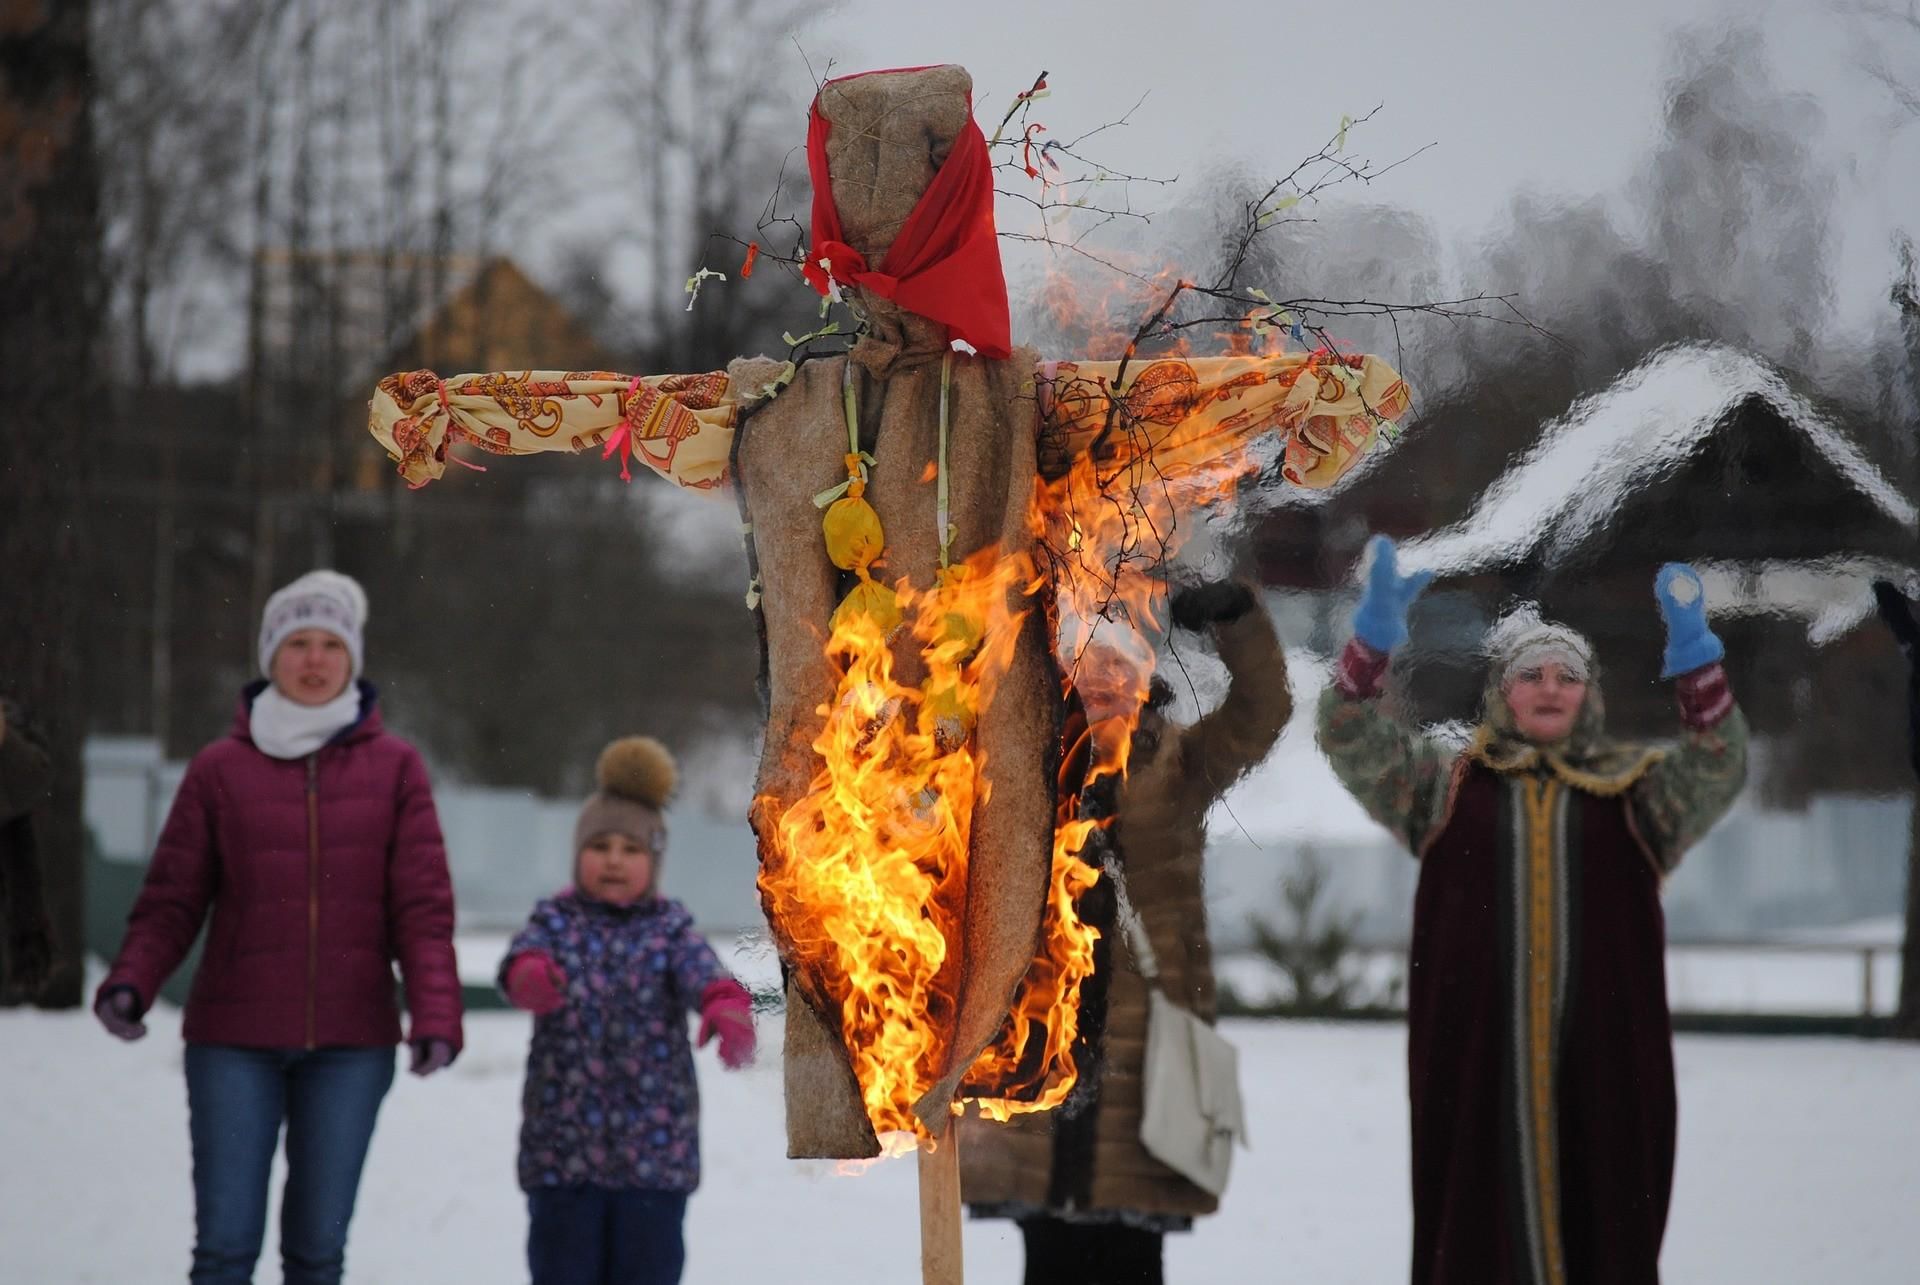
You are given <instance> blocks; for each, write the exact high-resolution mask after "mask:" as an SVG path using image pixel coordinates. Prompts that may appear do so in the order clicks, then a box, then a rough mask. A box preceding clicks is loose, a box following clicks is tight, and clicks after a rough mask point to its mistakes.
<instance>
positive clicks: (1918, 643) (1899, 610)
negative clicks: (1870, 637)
mask: <svg viewBox="0 0 1920 1285" xmlns="http://www.w3.org/2000/svg"><path fill="white" fill-rule="evenodd" d="M1873 597H1874V601H1875V602H1877V603H1878V604H1879V607H1880V619H1882V620H1884V621H1886V622H1887V628H1888V629H1889V630H1891V631H1892V632H1893V640H1894V641H1895V642H1897V643H1899V644H1900V652H1901V654H1902V655H1904V656H1905V657H1906V658H1907V666H1908V672H1907V751H1908V753H1910V754H1911V755H1912V756H1913V771H1914V774H1915V775H1916V776H1920V621H1916V620H1915V619H1914V618H1913V604H1912V603H1911V602H1908V601H1907V596H1906V595H1905V594H1903V593H1901V592H1900V591H1899V590H1898V589H1896V588H1894V587H1893V585H1891V584H1889V583H1888V582H1887V581H1885V580H1876V581H1874V582H1873Z"/></svg>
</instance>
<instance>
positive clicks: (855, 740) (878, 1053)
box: [755, 548, 1035, 1138]
mask: <svg viewBox="0 0 1920 1285" xmlns="http://www.w3.org/2000/svg"><path fill="white" fill-rule="evenodd" d="M955 570H956V572H957V574H952V575H946V576H943V577H942V578H941V580H940V582H939V583H938V584H936V585H934V586H933V587H931V588H929V589H925V590H919V589H915V588H913V587H912V586H911V585H909V584H908V583H907V582H906V581H905V580H902V581H900V582H899V583H898V584H897V585H896V586H895V590H896V593H897V594H898V595H899V604H900V608H901V612H902V616H903V624H902V626H901V627H902V628H904V629H906V630H908V631H909V636H910V637H911V638H912V639H913V640H914V641H915V642H917V643H918V644H919V653H918V654H919V662H920V665H921V666H923V667H924V669H925V677H924V680H921V681H917V682H910V681H908V680H907V679H906V678H905V677H903V676H902V675H901V674H899V673H897V672H896V661H895V655H894V649H893V647H892V646H890V645H889V638H888V635H887V633H886V631H885V630H884V628H883V626H882V625H881V624H879V623H878V622H876V621H875V620H874V619H873V618H872V617H870V616H867V615H864V614H860V613H845V614H844V615H843V617H842V618H841V620H840V622H839V623H838V624H837V625H836V627H835V629H834V631H833V634H832V636H831V638H829V640H828V643H827V651H828V655H829V657H830V659H831V660H832V661H833V663H834V665H835V668H836V671H837V683H836V693H835V698H834V700H833V702H832V703H831V704H828V705H824V706H822V707H821V708H820V709H819V710H818V711H817V712H818V713H819V714H820V716H821V718H822V719H823V726H822V728H821V730H820V733H819V735H818V736H817V737H816V738H815V739H814V741H813V749H814V751H815V753H816V754H818V755H819V758H820V768H819V770H818V771H817V772H816V774H815V775H814V777H813V779H812V781H811V782H810V783H809V786H808V790H807V792H806V794H805V795H804V796H802V797H801V798H800V799H798V800H797V801H795V802H794V803H793V804H792V805H791V806H789V807H788V808H787V809H786V810H785V811H784V812H781V813H780V814H779V815H778V817H777V819H774V820H773V821H772V828H771V830H770V831H766V832H768V833H771V834H772V835H773V844H772V853H771V855H770V857H769V860H768V861H767V862H766V863H765V864H764V866H763V867H762V871H761V875H760V888H761V893H762V897H763V899H764V900H765V902H766V904H767V908H768V911H769V913H770V915H771V917H772V918H773V920H774V922H775V923H776V924H778V925H779V926H780V929H781V931H782V934H783V936H784V937H785V938H786V940H787V942H788V943H789V947H790V950H791V951H792V953H793V955H794V956H795V957H796V962H799V963H801V964H803V965H812V967H803V968H802V970H801V971H802V974H803V976H804V977H806V978H807V979H808V980H809V981H812V982H814V983H815V984H825V985H826V986H827V987H828V988H829V993H828V994H825V995H821V996H817V997H816V998H818V999H820V1000H822V1001H823V1003H822V1007H823V1009H824V1010H825V1011H828V1012H835V1011H837V1012H838V1013H839V1014H840V1022H841V1036H842V1038H843V1040H844V1042H845V1044H846V1048H847V1052H848V1054H849V1056H850V1058H851V1061H852V1066H853V1072H854V1077H855V1079H856V1080H857V1081H858V1083H859V1085H860V1091H861V1097H862V1099H863V1102H864V1104H865V1107H866V1111H867V1116H868V1119H869V1120H871V1121H872V1123H873V1127H874V1129H875V1131H876V1132H877V1133H881V1134H886V1133H890V1132H902V1133H908V1134H911V1135H914V1136H915V1137H921V1138H924V1137H926V1136H927V1135H926V1130H925V1128H924V1127H923V1126H922V1125H921V1124H920V1122H919V1120H918V1119H917V1117H916V1116H915V1115H914V1113H913V1109H912V1108H913V1103H914V1102H915V1101H917V1100H918V1099H919V1098H920V1096H921V1095H922V1094H924V1093H925V1092H926V1091H927V1090H928V1089H929V1088H930V1087H931V1086H932V1084H933V1082H934V1081H935V1080H936V1079H937V1078H938V1077H939V1074H940V1072H941V1071H942V1070H943V1069H944V1063H943V1055H944V1054H945V1053H946V1050H945V1049H943V1048H942V1047H940V1038H941V1033H942V1032H944V1031H946V1030H949V1029H951V1026H952V1016H953V1012H954V1006H955V996H954V994H953V990H952V983H953V980H954V979H953V978H952V977H951V976H950V974H949V971H948V970H946V969H945V967H944V966H945V965H946V963H947V950H948V945H947V943H948V942H949V941H950V940H958V939H959V937H960V934H959V931H958V925H959V920H960V915H961V913H962V902H963V899H964V893H965V889H966V870H967V854H968V850H969V844H970V841H971V827H972V819H973V813H974V808H975V806H976V804H977V803H979V802H981V801H984V799H985V797H986V795H987V792H988V791H989V790H990V788H991V786H990V783H989V779H988V766H989V765H988V764H987V762H986V758H985V756H984V755H983V754H982V753H981V752H980V751H979V750H978V748H977V746H976V745H975V744H974V741H973V738H972V736H971V735H970V731H971V728H972V726H973V724H974V722H975V721H976V720H977V718H978V716H979V712H980V710H981V709H983V708H985V707H986V705H987V704H989V703H990V702H991V701H992V699H993V693H994V690H995V687H996V686H997V684H998V682H999V679H1000V678H1001V677H1002V676H1003V675H1004V674H1005V672H1006V670H1007V666H1008V664H1009V663H1010V661H1011V659H1012V656H1013V649H1014V645H1015V642H1016V641H1017V639H1018V636H1019V632H1020V627H1021V623H1022V621H1023V620H1024V618H1025V612H1024V611H1013V610H1010V609H1009V607H1008V602H1009V599H1010V596H1011V595H1012V591H1014V590H1016V589H1018V590H1021V591H1023V592H1024V591H1030V590H1031V589H1032V588H1033V587H1034V584H1035V582H1034V575H1033V560H1032V558H1031V557H1030V556H1028V555H1025V554H1016V555H1013V556H1006V557H1003V556H1001V554H1000V551H999V549H998V548H989V549H986V550H983V551H981V552H980V553H979V554H976V555H975V556H974V557H973V558H971V559H969V560H968V562H967V563H965V564H964V565H962V566H961V567H959V568H956V569H955ZM777 806H778V803H777V801H776V800H773V799H771V798H769V797H764V796H763V797H762V798H761V799H759V800H757V801H756V804H755V807H756V809H757V810H758V811H759V812H760V814H761V815H762V816H763V817H766V816H768V815H769V814H770V813H771V812H772V811H773V810H774V809H775V808H777Z"/></svg>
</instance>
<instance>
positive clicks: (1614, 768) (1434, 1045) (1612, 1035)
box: [1319, 536, 1747, 1285]
mask: <svg viewBox="0 0 1920 1285" xmlns="http://www.w3.org/2000/svg"><path fill="white" fill-rule="evenodd" d="M1370 553H1371V554H1372V564H1371V567H1370V569H1369V571H1368V573H1367V584H1366V590H1365V593H1364V595H1363V597H1362V599H1361V603H1360V607H1359V610H1358V611H1357V612H1356V613H1355V616H1354V638H1353V640H1352V641H1351V642H1349V643H1348V644H1347V648H1346V651H1345V652H1344V653H1343V655H1342V656H1341V658H1340V663H1339V666H1338V669H1337V673H1336V681H1335V683H1334V685H1333V686H1331V687H1329V688H1328V689H1327V692H1326V694H1325V696H1324V698H1323V699H1322V701H1321V705H1320V719H1319V724H1320V743H1321V746H1322V748H1323V749H1324V750H1325V751H1326V754H1327V757H1328V758H1329V759H1330V760H1331V761H1332V763H1333V767H1334V770H1335V772H1336V773H1337V774H1338V775H1339V777H1340V779H1341V781H1342V783H1343V784H1345V785H1346V787H1347V788H1348V790H1350V791H1351V792H1352V793H1353V795H1354V797H1355V798H1357V799H1358V800H1359V801H1360V803H1361V804H1362V805H1363V806H1364V807H1365V808H1366V809H1367V811H1368V812H1369V813H1370V814H1371V815H1372V816H1373V817H1374V819H1375V820H1377V821H1379V822H1380V823H1381V824H1383V825H1385V826H1387V827H1388V828H1389V829H1390V830H1392V831H1393V832H1394V834H1395V835H1396V836H1397V837H1398V838H1399V839H1400V840H1401V841H1402V842H1403V843H1405V844H1406V845H1407V847H1408V848H1409V849H1410V850H1411V851H1412V852H1413V853H1414V855H1415V856H1416V857H1418V858H1419V860H1420V862H1421V872H1420V882H1419V888H1418V891H1417V892H1416V894H1415V899H1414V911H1413V940H1412V948H1411V954H1410V960H1409V965H1410V967H1409V984H1408V1073H1409V1074H1408V1080H1409V1090H1410V1097H1411V1103H1412V1123H1413V1206H1414V1234H1413V1241H1414V1243H1413V1281H1414V1282H1415V1285H1598V1283H1601V1282H1617V1283H1619V1285H1629V1283H1631V1285H1646V1283H1648V1282H1656V1281H1658V1279H1659V1266H1658V1264H1659V1256H1660V1242H1661V1237H1662V1235H1663V1234H1664V1232H1665V1230H1666V1221H1667V1205H1668V1199H1669V1196H1670V1194H1671V1191H1672V1186H1673V1158H1674V1120H1675V1102H1674V1075H1673V1038H1672V1027H1671V1024H1670V1019H1669V1014H1668V1010H1667V993H1666V973H1665V945H1666V940H1665V938H1666V930H1665V922H1664V918H1663V916H1662V913H1661V907H1660V887H1661V883H1662V881H1663V880H1664V879H1665V877H1666V876H1667V875H1668V874H1669V873H1671V872H1672V870H1673V868H1674V867H1675V865H1676V864H1678V862H1679V860H1680V858H1681V856H1682V855H1683V854H1684V853H1685V852H1686V851H1687V849H1688V848H1689V847H1691V846H1692V845H1693V843H1694V842H1695V841H1697V840H1698V839H1699V838H1700V836H1701V835H1703V834H1704V833H1706V831H1707V830H1708V828H1710V827H1711V826H1712V825H1713V823H1714V822H1715V821H1716V820H1718V819H1719V817H1720V816H1721V814H1722V813H1724V812H1725V811H1726V809H1727V807H1728V805H1729V804H1731V803H1732V801H1733V799H1734V796H1735V795H1736V794H1738V793H1739V791H1740V787H1741V785H1742V784H1743V783H1744V781H1745V779H1746V747H1747V725H1746V720H1745V718H1744V717H1743V715H1742V714H1741V713H1740V711H1739V709H1738V708H1737V707H1736V706H1735V705H1734V703H1733V696H1732V693H1731V690H1730V689H1729V687H1728V685H1727V677H1726V673H1725V671H1724V670H1723V669H1722V668H1721V665H1720V660H1721V658H1722V656H1723V655H1724V653H1725V648H1724V647H1723V646H1722V645H1721V643H1720V640H1719V639H1718V638H1717V637H1715V636H1714V634H1713V633H1712V631H1711V630H1710V629H1709V628H1708V627H1707V620H1706V602H1705V596H1704V593H1703V591H1702V586H1701V583H1700V577H1699V576H1698V574H1696V573H1695V572H1694V571H1693V569H1692V568H1691V567H1687V566H1684V565H1682V564H1678V563H1669V564H1667V565H1666V566H1664V567H1662V568H1661V569H1660V571H1659V573H1658V574H1657V575H1656V577H1655V581H1654V592H1655V596H1656V598H1657V599H1658V601H1659V604H1660V612H1661V616H1662V617H1663V619H1664V621H1665V624H1666V631H1667V649H1666V655H1665V664H1664V666H1663V672H1662V676H1663V677H1665V678H1669V679H1674V680H1676V689H1677V694H1678V697H1679V705H1680V717H1681V722H1682V724H1683V727H1684V730H1683V734H1682V736H1681V738H1680V740H1679V741H1678V743H1677V744H1675V745H1673V746H1671V747H1667V748H1654V747H1649V746H1640V745H1629V744H1623V743H1621V742H1618V741H1614V740H1611V739H1609V738H1608V737H1607V736H1606V735H1605V733H1604V731H1603V721H1604V711H1603V706H1602V702H1601V699H1600V685H1599V672H1598V670H1597V668H1596V667H1595V664H1594V660H1593V654H1592V649H1591V647H1590V646H1589V645H1588V643H1587V641H1586V639H1584V638H1583V637H1581V636H1580V635H1579V634H1578V633H1575V632H1574V631H1573V630H1571V629H1568V628H1566V627H1564V626H1561V625H1555V624H1551V623H1548V622H1545V621H1542V620H1540V619H1539V617H1538V616H1537V615H1534V614H1532V613H1530V612H1529V613H1526V614H1523V615H1522V614H1517V615H1516V616H1515V617H1511V618H1509V620H1508V621H1507V622H1506V623H1505V624H1504V625H1503V626H1502V627H1501V628H1499V629H1497V630H1496V631H1495V634H1494V637H1493V639H1492V646H1491V650H1492V653H1493V657H1492V667H1491V670H1490V672H1489V674H1488V681H1487V689H1486V697H1485V715H1484V718H1483V721H1482V722H1481V724H1480V726H1479V728H1478V729H1477V730H1476V732H1475V733H1474V735H1473V738H1472V740H1471V742H1470V743H1469V744H1468V745H1467V746H1466V748H1465V749H1463V750H1459V751H1457V752H1456V751H1454V750H1452V749H1449V748H1446V747H1444V746H1442V745H1440V744H1438V743H1437V742H1435V741H1433V740H1430V739H1428V738H1427V737H1425V736H1422V735H1421V734H1419V733H1418V732H1416V731H1413V730H1410V729H1408V728H1406V727H1403V726H1402V725H1401V724H1400V723H1398V722H1396V721H1395V720H1394V719H1392V718H1391V717H1389V716H1388V715H1387V714H1386V712H1385V711H1384V710H1383V709H1382V708H1381V702H1380V699H1379V697H1380V693H1381V689H1382V686H1383V682H1384V679H1385V676H1386V671H1387V665H1388V658H1389V655H1390V653H1391V652H1392V651H1393V649H1394V648H1395V647H1397V646H1399V645H1400V644H1401V643H1402V642H1404V641H1405V640H1406V637H1407V628H1406V618H1407V611H1408V608H1409V607H1410V606H1411V604H1412V602H1413V599H1414V598H1415V597H1416V596H1418V594H1419V592H1420V590H1421V589H1422V588H1423V587H1425V585H1426V582H1427V581H1428V580H1429V579H1430V578H1431V573H1430V572H1429V573H1415V574H1411V575H1402V574H1400V572H1399V570H1398V568H1397V566H1396V560H1395V553H1394V548H1393V545H1392V543H1391V542H1390V541H1388V540H1386V539H1385V538H1384V537H1379V536H1376V537H1375V538H1374V540H1373V542H1372V545H1371V547H1370Z"/></svg>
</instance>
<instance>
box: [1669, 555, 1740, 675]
mask: <svg viewBox="0 0 1920 1285" xmlns="http://www.w3.org/2000/svg"><path fill="white" fill-rule="evenodd" d="M1653 596H1654V597H1656V598H1658V599H1659V600H1660V618H1661V619H1662V620H1663V621H1665V622H1666V626H1667V654H1666V655H1665V656H1664V657H1662V658H1661V662H1660V677H1662V678H1678V677H1679V676H1680V675H1682V674H1691V673H1692V672H1693V671H1694V670H1696V669H1699V668H1700V667H1701V666H1703V665H1711V664H1713V663H1714V662H1715V661H1717V660H1719V659H1720V658H1721V657H1723V656H1725V655H1726V654H1727V649H1726V647H1725V646H1724V645H1723V644H1722V643H1721V641H1720V640H1719V639H1718V638H1717V637H1715V636H1714V632H1713V630H1711V629H1709V628H1707V591H1706V586H1704V585H1702V584H1701V583H1700V573H1699V572H1698V571H1695V570H1694V569H1693V568H1692V567H1690V566H1688V565H1687V564H1686V563H1684V562H1669V563H1667V564H1666V565H1665V566H1663V567H1661V568H1660V570H1659V571H1657V572H1655V573H1654V577H1653Z"/></svg>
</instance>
